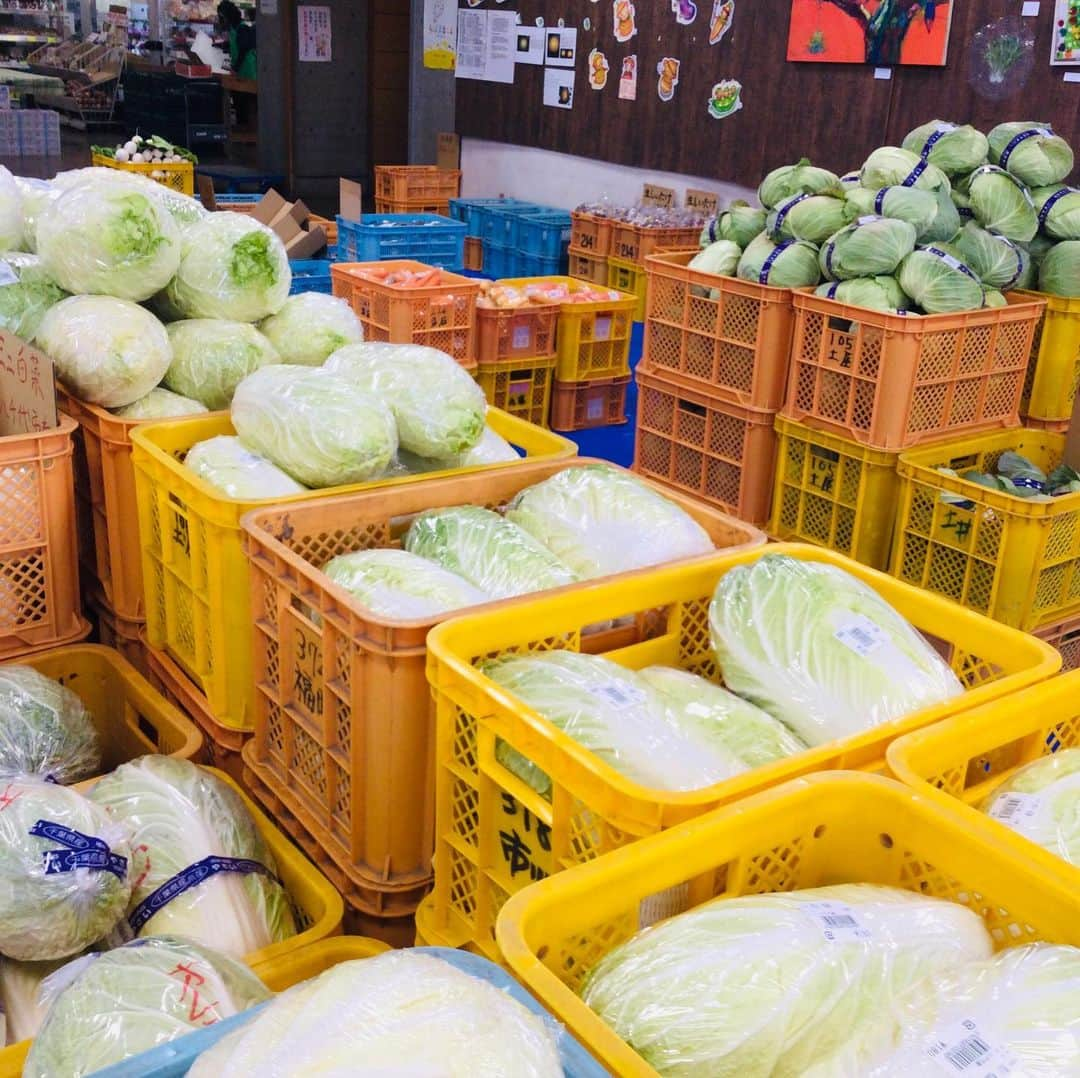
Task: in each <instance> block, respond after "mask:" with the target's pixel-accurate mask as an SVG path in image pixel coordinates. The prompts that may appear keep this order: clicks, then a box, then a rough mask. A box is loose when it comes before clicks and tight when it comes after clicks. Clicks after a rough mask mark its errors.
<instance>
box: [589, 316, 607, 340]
mask: <svg viewBox="0 0 1080 1078" xmlns="http://www.w3.org/2000/svg"><path fill="white" fill-rule="evenodd" d="M610 337H611V315H610V314H598V315H597V316H596V325H595V327H594V328H593V340H594V341H606V340H609V339H610Z"/></svg>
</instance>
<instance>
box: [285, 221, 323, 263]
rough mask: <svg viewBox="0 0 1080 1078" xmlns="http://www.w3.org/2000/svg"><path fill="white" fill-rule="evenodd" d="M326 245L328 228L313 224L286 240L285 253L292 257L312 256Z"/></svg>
mask: <svg viewBox="0 0 1080 1078" xmlns="http://www.w3.org/2000/svg"><path fill="white" fill-rule="evenodd" d="M325 246H326V230H325V229H324V228H323V226H322V225H313V226H312V227H311V228H309V229H308V230H307V231H306V232H304V231H303V230H300V231H299V232H297V234H296V235H295V236H293V238H292V239H291V240H288V241H287V242H285V253H286V254H287V255H288V256H289V257H290V258H311V256H312V255H315V254H318V253H319V251H321V250H322V249H323V248H324V247H325Z"/></svg>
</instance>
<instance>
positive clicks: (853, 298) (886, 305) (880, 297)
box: [815, 277, 911, 311]
mask: <svg viewBox="0 0 1080 1078" xmlns="http://www.w3.org/2000/svg"><path fill="white" fill-rule="evenodd" d="M815 295H818V296H824V297H825V298H827V299H835V300H836V301H837V302H838V303H847V304H850V305H851V306H853V307H869V308H871V309H873V310H877V311H905V310H907V309H908V308H909V307H910V306H911V299H910V298H909V297H908V295H907V294H906V293H905V292H904V290H903V289H902V288H901V287H900V285H899V284H898V283H897V281H896V278H895V277H853V278H852V279H851V280H850V281H827V282H826V283H825V284H820V285H818V287H817V291H816V292H815Z"/></svg>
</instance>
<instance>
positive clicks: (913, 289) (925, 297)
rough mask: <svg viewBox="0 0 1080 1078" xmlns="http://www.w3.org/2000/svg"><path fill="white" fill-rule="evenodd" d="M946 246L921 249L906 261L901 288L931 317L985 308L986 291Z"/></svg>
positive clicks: (900, 276) (910, 255) (904, 262)
mask: <svg viewBox="0 0 1080 1078" xmlns="http://www.w3.org/2000/svg"><path fill="white" fill-rule="evenodd" d="M958 254H959V251H957V252H956V253H953V252H952V251H950V250H948V249H947V248H946V247H944V246H943V245H938V244H934V245H932V246H929V247H920V248H919V249H918V250H916V251H913V252H912V253H911V254H909V255H908V256H907V258H905V259H904V261H903V262H902V263H901V265H900V272H899V273H898V274H897V279H898V280H899V281H900V287H901V288H902V289H903V290H904V291H905V292H906V293H907V294H908V295H909V296H911V298H912V299H913V300H914V301H915V302H916V303H917V304H918V305H919V306H920V307H921V308H922V309H923V310H924V311H926V312H927V314H941V313H943V312H947V311H970V310H974V309H975V308H978V307H982V306H983V303H984V296H983V288H982V285H981V284H980V283H979V278H978V277H977V276H976V274H975V272H974V271H973V270H972V269H971V267H970V266H968V265H967V264H966V263H964V262H963V261H961V260H960V259H959V258H958V257H957V255H958Z"/></svg>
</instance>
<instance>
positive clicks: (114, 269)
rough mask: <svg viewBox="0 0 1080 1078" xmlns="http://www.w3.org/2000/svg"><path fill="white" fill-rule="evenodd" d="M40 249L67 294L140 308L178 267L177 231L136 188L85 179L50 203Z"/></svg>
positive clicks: (158, 205) (43, 215)
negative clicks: (99, 297)
mask: <svg viewBox="0 0 1080 1078" xmlns="http://www.w3.org/2000/svg"><path fill="white" fill-rule="evenodd" d="M37 250H38V254H39V255H40V256H41V261H42V264H43V265H44V267H45V269H46V270H47V271H48V273H49V275H50V276H51V277H52V278H53V279H54V280H55V281H56V282H57V284H59V285H60V286H61V287H62V288H64V289H66V290H67V291H68V292H74V293H79V294H87V293H90V294H95V295H104V296H115V297H116V298H117V299H129V300H136V301H141V300H145V299H149V298H150V297H151V296H152V295H153V294H154V293H155V292H157V291H159V290H160V289H162V288H164V287H165V286H166V285H167V284H168V283H169V281H170V280H171V279H172V277H173V274H175V273H176V270H177V267H178V266H179V265H180V230H179V229H178V228H177V227H176V223H175V222H174V221H173V219H172V217H171V216H170V215H169V213H168V212H167V211H166V210H165V209H164V208H163V207H162V206H161V203H160V202H158V201H157V200H156V199H155V198H153V197H151V196H150V195H148V194H147V193H146V192H145V191H143V190H141V189H140V188H139V186H138V185H137V184H130V183H116V182H110V183H101V182H100V181H97V180H93V179H91V180H87V181H86V182H84V183H78V184H75V185H74V186H73V187H70V188H69V189H68V190H66V191H64V192H63V194H61V195H60V197H59V198H58V199H56V200H55V201H53V202H50V203H48V204H47V205H46V206H45V208H44V209H43V211H42V212H41V216H40V218H39V219H38V223H37Z"/></svg>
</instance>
